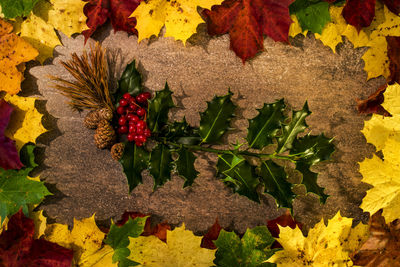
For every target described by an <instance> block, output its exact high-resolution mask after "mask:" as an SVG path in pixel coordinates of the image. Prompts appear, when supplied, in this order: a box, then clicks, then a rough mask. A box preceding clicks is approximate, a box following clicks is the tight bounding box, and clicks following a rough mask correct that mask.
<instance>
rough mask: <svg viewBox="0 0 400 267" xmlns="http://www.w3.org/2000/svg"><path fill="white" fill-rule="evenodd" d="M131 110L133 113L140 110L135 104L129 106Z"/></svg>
mask: <svg viewBox="0 0 400 267" xmlns="http://www.w3.org/2000/svg"><path fill="white" fill-rule="evenodd" d="M129 109H130V110H132V111H135V110H137V109H138V107H137V106H136V105H134V104H130V105H129Z"/></svg>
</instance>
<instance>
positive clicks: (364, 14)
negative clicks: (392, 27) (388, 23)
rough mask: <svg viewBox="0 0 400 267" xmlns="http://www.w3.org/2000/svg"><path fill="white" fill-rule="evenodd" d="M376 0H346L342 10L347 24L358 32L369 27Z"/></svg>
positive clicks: (373, 14)
mask: <svg viewBox="0 0 400 267" xmlns="http://www.w3.org/2000/svg"><path fill="white" fill-rule="evenodd" d="M375 2H376V0H363V1H360V0H347V2H346V5H345V6H344V8H343V13H342V14H343V17H344V18H345V20H346V21H347V23H348V24H350V25H353V26H354V27H356V28H357V30H358V31H360V30H361V28H363V27H368V26H369V25H371V22H372V20H373V19H374V16H375Z"/></svg>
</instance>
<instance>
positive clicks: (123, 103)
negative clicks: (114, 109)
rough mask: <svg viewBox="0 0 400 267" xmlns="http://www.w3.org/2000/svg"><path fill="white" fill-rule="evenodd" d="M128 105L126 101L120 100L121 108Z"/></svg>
mask: <svg viewBox="0 0 400 267" xmlns="http://www.w3.org/2000/svg"><path fill="white" fill-rule="evenodd" d="M128 104H129V103H128V101H127V100H126V99H123V98H122V99H121V100H120V101H119V105H120V106H123V107H125V106H127V105H128Z"/></svg>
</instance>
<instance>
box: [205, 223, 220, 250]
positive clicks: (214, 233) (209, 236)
mask: <svg viewBox="0 0 400 267" xmlns="http://www.w3.org/2000/svg"><path fill="white" fill-rule="evenodd" d="M221 230H222V227H221V225H219V223H218V218H217V219H216V220H215V223H214V224H213V225H212V226H211V228H210V229H209V230H208V232H207V233H206V234H205V235H204V236H203V239H202V240H201V245H200V246H201V247H202V248H208V249H216V248H217V247H216V246H215V244H214V242H213V241H214V240H217V239H218V236H219V233H220V232H221Z"/></svg>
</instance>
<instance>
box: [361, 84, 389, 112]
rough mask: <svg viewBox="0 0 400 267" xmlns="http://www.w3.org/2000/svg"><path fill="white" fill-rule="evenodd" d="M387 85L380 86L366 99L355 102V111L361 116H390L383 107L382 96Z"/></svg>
mask: <svg viewBox="0 0 400 267" xmlns="http://www.w3.org/2000/svg"><path fill="white" fill-rule="evenodd" d="M386 87H387V84H384V85H382V86H381V87H379V88H378V90H376V92H374V93H373V94H371V95H370V96H369V97H368V98H367V99H365V100H360V99H356V101H357V109H358V112H359V113H361V114H371V113H375V114H380V115H383V116H385V117H388V116H392V115H391V114H390V113H389V112H388V111H387V110H386V109H385V108H384V107H383V106H382V103H383V100H384V96H383V93H384V92H385V91H386Z"/></svg>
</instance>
